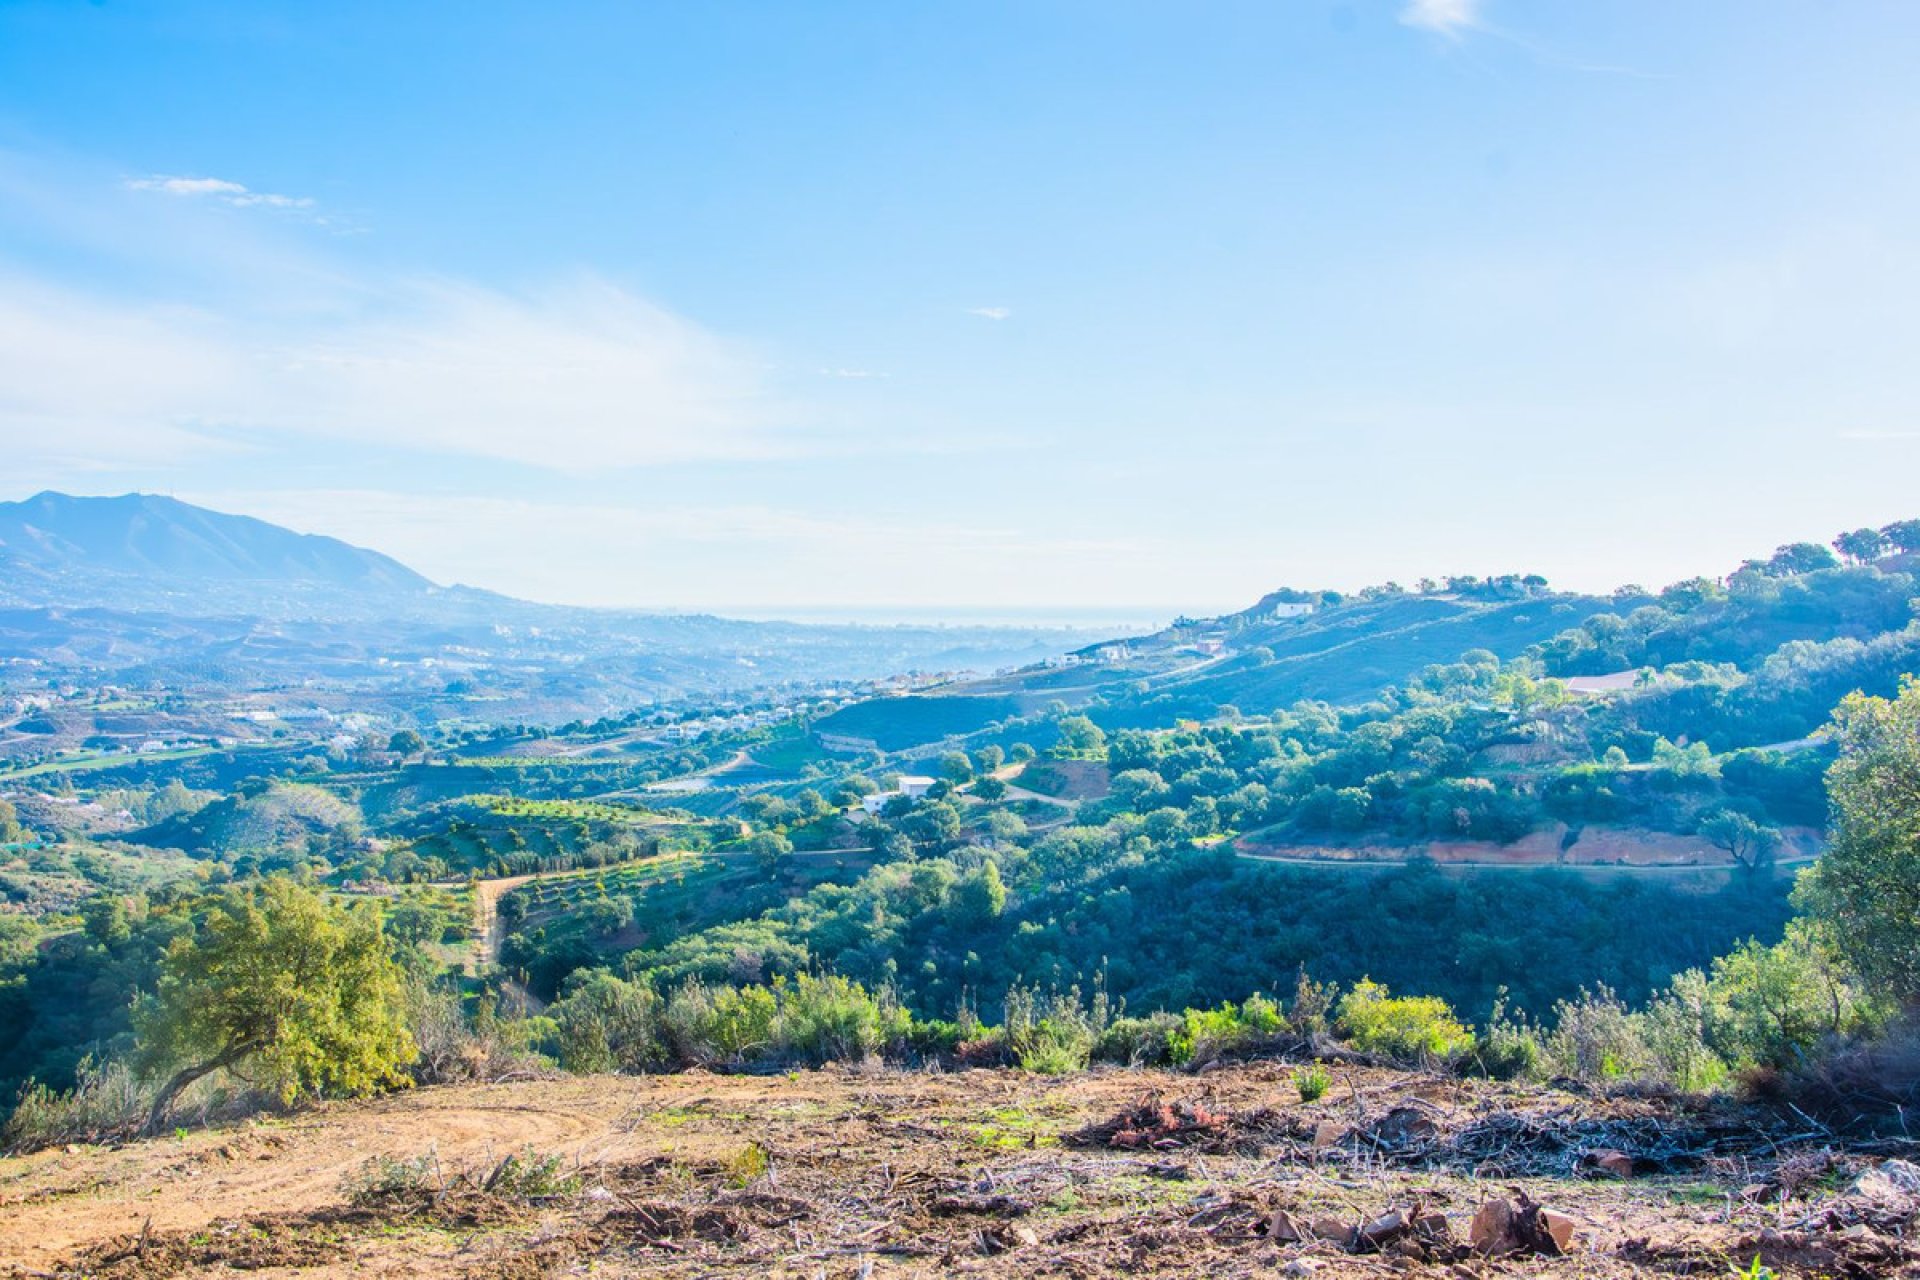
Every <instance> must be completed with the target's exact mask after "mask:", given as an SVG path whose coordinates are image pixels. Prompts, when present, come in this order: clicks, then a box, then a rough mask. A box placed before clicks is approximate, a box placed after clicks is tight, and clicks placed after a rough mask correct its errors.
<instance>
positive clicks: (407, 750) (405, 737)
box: [387, 729, 427, 756]
mask: <svg viewBox="0 0 1920 1280" xmlns="http://www.w3.org/2000/svg"><path fill="white" fill-rule="evenodd" d="M426 749H427V740H426V739H425V738H423V737H421V736H420V735H419V733H417V732H416V731H414V730H412V729H402V730H400V732H398V733H396V734H394V735H393V736H392V737H391V738H388V739H387V750H389V751H391V752H393V753H394V754H395V755H400V756H417V755H419V754H420V753H421V752H422V751H425V750H426Z"/></svg>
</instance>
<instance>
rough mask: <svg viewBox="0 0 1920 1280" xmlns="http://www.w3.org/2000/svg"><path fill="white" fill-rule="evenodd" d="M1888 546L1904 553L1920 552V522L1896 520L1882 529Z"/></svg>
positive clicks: (1882, 535)
mask: <svg viewBox="0 0 1920 1280" xmlns="http://www.w3.org/2000/svg"><path fill="white" fill-rule="evenodd" d="M1880 536H1881V537H1883V538H1885V539H1886V540H1887V545H1888V546H1890V547H1892V548H1893V549H1894V550H1895V551H1899V552H1902V553H1908V552H1914V551H1920V520H1895V521H1894V522H1893V523H1892V524H1889V525H1882V526H1881V527H1880Z"/></svg>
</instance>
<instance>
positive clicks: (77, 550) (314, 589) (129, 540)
mask: <svg viewBox="0 0 1920 1280" xmlns="http://www.w3.org/2000/svg"><path fill="white" fill-rule="evenodd" d="M438 590H439V588H437V587H435V585H434V584H433V583H432V582H430V581H428V580H427V579H426V578H424V577H422V576H421V575H419V574H417V573H415V572H414V571H413V570H411V569H409V568H407V567H406V566H405V565H403V564H401V563H400V562H399V561H397V560H394V559H393V558H391V557H389V556H384V555H381V554H380V553H379V552H377V551H368V550H365V549H363V548H360V547H355V546H351V545H349V544H347V543H345V542H342V541H340V540H339V539H338V538H326V537H321V536H318V535H316V534H306V533H295V532H293V531H292V530H290V529H283V528H281V527H280V526H278V525H273V524H268V523H267V522H266V521H264V520H255V519H253V518H252V517H251V516H236V515H227V514H224V513H222V512H218V511H209V510H207V509H206V508H204V507H196V506H193V505H191V504H189V503H185V502H180V501H177V500H175V499H173V498H164V497H159V496H156V495H154V494H145V493H129V494H122V495H121V496H119V497H115V498H82V497H74V496H72V495H70V494H64V493H54V492H46V493H39V494H35V495H34V496H33V497H31V498H28V499H27V500H26V501H24V502H0V602H4V603H7V604H14V605H40V606H52V607H59V606H101V607H108V608H155V607H161V608H166V609H168V610H169V611H176V612H182V613H207V612H227V611H239V612H245V613H261V614H268V615H280V614H286V613H288V612H289V610H290V608H292V609H294V610H295V611H297V610H298V609H300V608H314V607H318V608H320V609H321V610H322V611H323V612H325V611H327V609H326V606H327V605H328V603H329V602H331V601H340V602H345V601H350V600H351V601H358V602H360V603H363V604H364V603H370V602H372V601H375V600H378V601H394V600H398V599H405V598H408V597H413V598H416V599H417V598H419V597H423V596H427V595H429V594H431V593H436V592H437V591H438Z"/></svg>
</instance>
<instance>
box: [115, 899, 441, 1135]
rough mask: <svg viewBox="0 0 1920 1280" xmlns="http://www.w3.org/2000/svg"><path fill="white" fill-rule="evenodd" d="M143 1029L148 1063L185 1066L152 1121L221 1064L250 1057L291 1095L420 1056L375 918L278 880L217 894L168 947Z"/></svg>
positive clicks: (353, 1084)
mask: <svg viewBox="0 0 1920 1280" xmlns="http://www.w3.org/2000/svg"><path fill="white" fill-rule="evenodd" d="M135 1034H136V1036H137V1038H138V1042H139V1044H140V1048H141V1058H142V1060H143V1064H144V1065H145V1066H146V1067H147V1068H148V1069H156V1068H165V1067H168V1066H174V1065H175V1064H184V1065H180V1066H179V1068H178V1070H176V1071H175V1072H174V1074H173V1075H172V1076H171V1077H170V1078H169V1079H168V1080H167V1082H166V1083H165V1084H164V1085H162V1086H161V1089H160V1093H159V1095H158V1096H157V1097H156V1098H155V1099H154V1103H153V1110H152V1112H151V1114H150V1115H149V1116H148V1128H149V1129H153V1128H157V1127H158V1126H159V1124H160V1122H161V1120H162V1119H164V1118H165V1116H166V1114H167V1110H168V1108H169V1107H171V1106H172V1105H173V1100H174V1099H175V1098H176V1097H178V1096H179V1094H180V1091H181V1090H182V1089H184V1088H186V1087H187V1086H188V1085H190V1084H192V1083H193V1082H194V1081H195V1080H198V1079H200V1078H201V1077H202V1076H205V1075H208V1074H210V1073H211V1072H214V1071H219V1070H221V1069H223V1068H236V1067H239V1066H240V1065H242V1064H245V1065H246V1066H247V1068H248V1071H249V1079H251V1080H253V1081H256V1082H258V1083H261V1084H265V1085H268V1086H269V1087H272V1088H274V1089H276V1090H277V1091H278V1092H279V1094H280V1096H281V1098H282V1099H284V1100H287V1101H291V1100H292V1099H294V1098H296V1097H298V1096H300V1095H301V1094H304V1093H317V1092H322V1091H338V1092H342V1093H367V1092H370V1091H372V1090H374V1089H376V1088H379V1087H380V1086H382V1085H387V1084H397V1083H399V1082H401V1081H402V1080H403V1079H404V1077H403V1076H402V1074H401V1068H403V1067H405V1066H406V1065H407V1064H408V1063H409V1062H411V1061H413V1059H414V1057H415V1055H416V1050H415V1048H414V1043H413V1038H412V1036H411V1035H409V1034H408V1031H407V1026H406V1021H405V993H404V987H403V982H402V973H401V969H400V966H399V965H398V964H396V963H395V962H394V959H393V956H392V953H391V951H390V950H389V945H388V942H387V939H386V937H385V936H384V935H383V934H382V933H381V930H380V921H379V918H378V916H377V915H376V914H375V913H374V912H373V911H372V910H371V909H366V908H347V907H341V906H336V905H333V904H331V903H329V902H327V901H326V899H324V898H322V897H321V896H320V895H319V894H317V893H315V892H314V891H313V890H311V889H307V888H304V887H302V886H300V885H298V884H295V883H294V882H293V881H291V880H287V879H284V878H278V877H276V878H272V879H268V880H264V881H261V882H260V883H258V884H257V885H255V886H253V887H252V888H251V889H230V890H228V891H227V892H226V893H225V894H223V895H221V896H220V897H218V898H215V899H213V900H212V901H211V902H210V903H209V905H208V907H207V911H206V915H205V917H204V918H203V919H202V920H201V921H200V922H199V925H198V927H197V928H196V929H195V930H194V931H193V933H191V934H189V935H186V936H183V937H181V938H179V939H177V940H176V941H175V942H174V944H173V946H172V947H171V948H170V949H169V950H168V952H167V956H166V960H165V961H164V962H163V964H162V966H161V972H160V983H159V990H158V991H157V992H156V993H155V995H154V997H153V999H152V1000H151V1001H150V1002H149V1003H148V1005H147V1006H146V1007H144V1008H143V1009H142V1010H141V1011H140V1013H139V1015H138V1017H137V1019H136V1023H135Z"/></svg>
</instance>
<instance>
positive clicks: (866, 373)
mask: <svg viewBox="0 0 1920 1280" xmlns="http://www.w3.org/2000/svg"><path fill="white" fill-rule="evenodd" d="M820 376H821V377H823V378H855V379H867V378H885V377H888V376H889V375H887V374H884V373H879V372H876V371H875V370H872V369H822V370H821V371H820Z"/></svg>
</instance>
